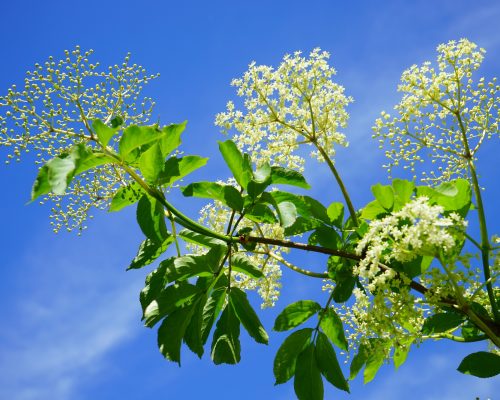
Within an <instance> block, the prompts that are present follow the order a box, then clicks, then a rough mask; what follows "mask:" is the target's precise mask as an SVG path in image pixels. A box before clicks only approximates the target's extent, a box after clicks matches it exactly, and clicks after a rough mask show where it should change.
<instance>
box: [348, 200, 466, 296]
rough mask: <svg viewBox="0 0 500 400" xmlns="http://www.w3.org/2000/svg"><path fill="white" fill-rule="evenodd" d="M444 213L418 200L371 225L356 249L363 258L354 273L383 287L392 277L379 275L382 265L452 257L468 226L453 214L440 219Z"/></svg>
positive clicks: (438, 207) (387, 274)
mask: <svg viewBox="0 0 500 400" xmlns="http://www.w3.org/2000/svg"><path fill="white" fill-rule="evenodd" d="M443 211H444V210H443V207H441V206H439V205H430V204H429V199H428V198H427V197H425V196H421V197H417V198H416V199H414V200H412V201H410V202H408V203H407V204H405V205H404V207H403V208H402V209H401V210H400V211H397V212H392V213H391V215H389V216H387V217H384V218H382V219H381V220H374V221H371V222H370V228H369V230H368V232H367V233H366V234H365V235H364V236H363V238H362V239H361V240H360V242H359V243H358V246H357V247H356V252H357V254H360V255H361V254H363V255H364V257H363V260H361V261H360V262H359V263H358V265H357V266H356V268H355V273H356V274H357V275H359V276H360V277H363V278H366V279H370V280H371V283H370V285H371V286H372V287H373V286H376V285H377V281H380V280H382V282H381V283H384V282H385V280H387V279H388V278H389V279H390V278H392V277H393V276H391V274H392V273H391V272H390V271H392V270H390V269H388V270H387V271H385V272H383V273H382V274H380V264H381V263H382V264H387V263H390V262H391V261H392V260H395V261H399V262H403V263H404V262H408V261H411V260H413V259H415V258H416V257H417V256H432V257H436V256H439V255H440V254H445V255H448V256H451V255H453V252H454V251H455V250H456V249H455V248H456V245H457V243H458V242H459V241H460V240H461V239H462V236H463V230H464V229H465V227H466V226H467V222H466V221H464V220H463V219H462V218H461V217H460V216H459V215H458V214H456V213H451V214H449V215H448V216H443V215H442V214H443Z"/></svg>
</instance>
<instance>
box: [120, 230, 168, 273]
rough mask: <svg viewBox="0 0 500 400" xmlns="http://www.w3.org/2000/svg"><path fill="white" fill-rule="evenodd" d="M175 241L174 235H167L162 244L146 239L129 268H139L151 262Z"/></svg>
mask: <svg viewBox="0 0 500 400" xmlns="http://www.w3.org/2000/svg"><path fill="white" fill-rule="evenodd" d="M173 242H174V237H173V236H172V235H171V236H169V237H167V238H166V239H165V240H164V241H163V243H161V244H158V243H156V242H153V241H152V240H150V239H146V240H144V241H143V242H142V243H141V245H140V247H139V251H138V252H137V255H136V256H135V258H134V259H133V260H132V262H131V263H130V265H129V267H128V268H127V270H129V269H138V268H142V267H145V266H146V265H149V264H151V263H152V262H153V261H154V260H156V259H157V258H158V257H159V256H160V255H161V254H163V253H164V252H165V251H166V250H167V248H168V246H170V244H172V243H173Z"/></svg>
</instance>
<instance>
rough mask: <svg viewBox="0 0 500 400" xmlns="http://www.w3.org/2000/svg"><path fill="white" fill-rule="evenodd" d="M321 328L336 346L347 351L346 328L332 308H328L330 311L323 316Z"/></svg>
mask: <svg viewBox="0 0 500 400" xmlns="http://www.w3.org/2000/svg"><path fill="white" fill-rule="evenodd" d="M320 327H321V329H322V330H323V332H325V334H326V336H328V339H330V340H331V341H332V343H333V344H334V345H335V346H337V347H339V348H341V349H342V350H345V351H347V340H346V338H345V334H344V326H343V325H342V321H341V319H340V318H339V316H338V315H337V313H336V312H335V310H334V309H333V308H332V307H328V309H327V310H326V311H324V312H323V313H322V314H321V322H320Z"/></svg>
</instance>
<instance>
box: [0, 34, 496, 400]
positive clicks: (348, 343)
mask: <svg viewBox="0 0 500 400" xmlns="http://www.w3.org/2000/svg"><path fill="white" fill-rule="evenodd" d="M437 52H438V57H437V63H436V64H432V63H430V62H427V63H424V64H423V65H421V66H413V67H411V68H409V69H408V70H407V71H405V72H404V73H403V75H402V79H401V81H402V83H401V85H400V86H399V90H400V91H401V92H402V94H403V96H402V99H401V102H400V103H399V104H398V105H396V107H395V116H391V115H389V114H388V113H382V115H381V118H380V119H378V120H377V121H376V122H375V127H374V137H375V138H378V139H379V141H380V143H381V147H383V148H385V149H386V155H387V157H388V160H389V162H388V164H387V166H386V167H387V168H388V170H389V171H390V172H391V173H394V171H393V168H394V167H397V166H399V165H403V166H404V167H405V168H409V169H410V170H411V171H412V174H413V175H414V176H413V179H412V180H404V179H398V178H394V179H393V180H392V182H391V184H390V185H382V184H375V185H374V186H372V193H373V197H374V198H373V200H372V201H371V202H369V203H368V204H366V205H364V206H363V207H361V208H357V207H355V205H354V204H353V202H352V201H351V198H350V196H349V192H348V185H346V184H345V183H344V182H343V180H342V178H341V174H340V172H339V170H338V169H337V165H336V163H335V151H336V149H337V147H338V146H347V144H348V142H347V138H346V136H345V134H344V133H343V132H342V130H343V129H344V128H345V127H346V125H347V121H348V113H347V111H346V107H347V106H348V104H349V103H351V102H352V101H353V100H352V98H351V97H349V96H346V95H345V94H344V88H343V87H342V86H341V85H339V84H337V83H335V82H334V80H333V78H334V76H335V74H336V71H335V70H334V69H333V68H332V67H331V66H330V65H329V64H328V59H329V55H328V53H326V52H323V51H321V50H319V49H316V50H313V51H312V52H311V53H310V54H309V55H308V56H303V55H302V54H301V53H300V52H296V53H294V54H293V55H287V56H285V57H284V59H283V61H282V63H281V64H280V65H279V66H278V67H277V68H273V67H269V66H259V65H256V64H255V63H252V64H250V66H249V69H248V71H247V72H245V74H244V75H243V77H242V78H240V79H235V80H234V81H233V85H234V86H235V87H236V88H237V95H238V96H239V97H241V101H239V102H237V104H238V105H237V104H236V103H234V102H229V103H228V104H227V109H226V111H224V112H222V113H220V114H218V115H217V116H216V124H217V125H218V126H220V127H221V129H222V131H223V132H224V133H226V134H232V135H233V138H232V140H226V141H222V142H219V149H220V152H221V155H222V158H223V159H224V161H225V162H226V164H227V166H228V167H229V170H230V171H231V173H232V176H231V177H229V178H228V180H226V181H214V182H211V181H204V182H193V183H189V184H187V185H185V186H183V187H180V190H181V191H182V194H183V195H184V196H186V197H200V198H205V199H208V200H209V203H208V204H207V205H206V206H205V207H203V209H202V210H201V212H200V216H199V217H190V216H187V215H186V214H185V213H183V212H182V211H181V210H180V209H179V208H178V207H176V206H175V205H174V204H172V203H171V202H170V201H169V193H170V192H171V191H173V190H178V189H179V183H180V182H181V181H182V180H184V179H185V178H186V177H187V176H188V175H189V174H190V173H191V172H193V171H195V170H196V169H198V168H200V167H202V166H204V165H205V164H206V162H207V158H204V157H201V156H198V155H182V153H181V152H180V151H179V150H178V148H179V146H180V144H181V134H182V132H183V131H184V129H185V123H182V124H171V125H167V126H160V125H159V124H154V123H153V124H148V121H149V117H150V115H151V105H152V102H151V100H149V99H142V98H141V96H140V91H141V89H142V87H143V85H144V84H146V83H148V82H149V80H150V79H152V78H153V77H154V76H149V75H146V74H145V71H144V70H143V69H142V68H141V67H140V66H137V65H135V64H133V65H130V64H129V57H128V56H127V58H126V59H125V62H124V63H123V64H122V65H119V66H118V65H117V66H114V67H110V68H109V69H107V70H101V69H100V66H99V65H98V64H92V63H90V62H89V61H88V59H89V57H90V56H91V52H86V53H82V52H81V51H80V49H79V48H77V49H76V50H74V51H73V52H67V53H66V57H65V58H64V59H63V60H61V61H58V62H56V61H54V60H53V59H49V61H48V62H47V63H45V64H44V65H36V68H35V70H34V71H33V72H30V73H28V74H27V77H26V80H25V86H24V88H23V89H17V88H16V87H15V86H13V87H12V88H11V89H9V91H8V92H7V95H5V96H3V97H0V106H1V110H2V112H3V113H2V116H1V117H0V132H1V136H0V144H2V145H3V146H4V147H6V148H7V149H10V154H9V155H8V160H11V159H16V160H18V159H19V158H20V157H21V155H22V153H23V152H28V151H32V152H35V153H36V160H37V163H39V164H41V167H40V169H39V172H38V176H37V178H36V181H35V183H34V185H33V189H32V194H31V197H32V200H37V199H41V202H42V203H45V202H47V201H53V203H54V207H53V209H52V218H53V224H54V228H55V230H56V231H57V230H59V229H60V228H62V227H66V228H67V229H68V230H71V229H75V228H76V229H83V227H84V226H85V225H84V221H85V219H86V218H87V217H88V216H89V215H90V210H91V208H92V207H97V208H107V209H108V211H111V212H116V211H119V210H121V209H123V208H125V207H129V206H135V207H136V210H137V223H138V225H139V227H140V229H141V230H142V232H143V233H144V236H145V238H144V241H143V242H142V243H141V244H140V246H139V250H138V252H137V255H136V256H135V258H134V259H133V260H132V262H131V263H130V266H129V269H138V268H143V267H146V266H148V265H149V264H152V263H153V262H155V261H157V260H159V261H160V262H159V263H155V267H153V269H152V271H151V272H149V274H148V275H147V277H146V284H145V287H144V289H143V290H142V291H141V294H140V302H141V305H142V310H143V320H144V323H145V325H146V326H148V327H154V326H157V325H159V327H158V346H159V349H160V352H161V353H162V354H163V355H164V356H165V358H167V359H168V360H170V361H173V362H177V363H179V364H180V358H181V347H182V343H185V344H186V345H187V347H188V348H189V349H190V350H191V351H193V352H194V353H196V354H197V355H198V356H199V357H202V355H203V354H204V352H205V350H206V348H208V351H209V352H210V357H211V358H212V360H213V362H214V363H215V364H221V363H226V364H236V363H238V362H239V361H240V339H239V336H240V330H241V327H243V328H244V329H245V330H246V331H247V332H248V333H249V335H250V336H251V337H252V338H253V339H254V340H256V341H257V342H259V343H263V344H267V343H268V340H269V337H268V333H267V331H266V329H265V328H264V326H263V325H262V323H261V322H260V320H259V317H258V311H256V310H255V309H254V308H253V306H252V305H251V304H250V302H249V300H248V292H250V291H257V293H258V294H259V295H260V297H261V300H262V302H261V307H262V308H265V307H272V306H275V304H276V302H277V300H278V298H279V294H280V291H281V284H280V277H281V275H282V273H283V271H284V270H290V271H291V272H295V273H299V274H301V275H302V276H303V277H304V279H306V278H312V279H322V280H323V283H324V286H323V289H324V291H325V294H324V297H325V300H324V302H323V303H322V304H320V303H318V302H316V301H314V300H310V299H303V300H300V301H297V302H294V303H292V304H289V305H287V306H286V307H282V306H280V308H282V311H281V312H280V313H279V315H278V317H277V318H276V321H275V324H274V327H273V330H275V331H278V332H283V331H292V332H291V333H290V334H289V336H288V337H287V338H286V339H285V340H284V341H283V343H282V345H281V346H280V347H279V350H278V352H277V354H276V357H275V360H274V366H273V371H274V375H275V378H276V384H283V383H286V382H288V381H289V380H291V379H292V378H293V380H294V389H295V393H296V395H297V397H298V398H299V399H304V400H309V399H311V400H315V399H322V398H323V384H324V382H325V381H326V382H328V383H330V384H332V385H334V386H335V387H337V388H338V389H340V390H344V391H349V381H350V380H352V379H354V378H355V377H356V376H357V375H358V373H359V372H360V371H361V370H363V379H364V382H369V381H371V380H372V379H373V378H374V377H375V375H376V373H377V371H378V370H379V368H380V367H381V366H382V365H383V363H384V362H386V361H392V362H393V363H394V365H395V366H396V368H397V367H399V366H400V365H401V364H402V363H404V362H405V360H406V357H407V355H408V352H409V351H410V348H411V347H412V346H415V345H418V344H420V343H422V342H423V341H424V340H430V339H432V340H436V339H443V340H452V341H455V342H458V343H465V342H479V341H484V342H485V348H484V351H480V352H475V353H472V354H470V355H468V356H467V357H465V358H464V360H463V361H462V362H461V364H460V365H459V366H458V370H459V371H460V372H462V373H465V374H471V375H474V376H477V377H479V378H488V377H493V376H495V375H497V374H499V373H500V355H499V346H500V313H499V306H500V290H499V288H498V276H499V272H500V255H499V254H500V253H499V249H500V246H499V245H498V239H497V237H496V236H490V231H489V229H493V228H494V227H493V226H492V225H493V223H494V221H491V220H488V219H487V215H486V210H485V209H484V205H483V199H482V196H483V192H482V187H481V182H480V179H479V175H478V172H477V168H476V161H477V155H478V150H479V149H480V147H481V146H483V145H486V143H487V141H488V140H489V139H492V138H494V137H497V136H498V132H499V131H498V121H499V115H498V109H499V105H500V101H499V97H498V92H499V90H500V87H499V86H498V85H497V84H496V80H492V81H490V82H486V81H485V80H484V79H483V78H480V79H477V78H476V77H475V76H474V74H475V71H476V70H477V69H478V68H479V66H480V64H481V62H482V60H483V56H484V50H482V49H479V48H478V47H477V46H476V45H475V44H474V43H471V42H469V41H468V40H465V39H462V40H460V41H458V42H455V41H451V42H449V43H447V44H443V45H440V46H438V48H437ZM303 146H308V147H309V148H310V150H311V157H313V158H314V159H316V160H318V161H319V162H321V163H325V164H326V167H325V168H326V170H327V171H329V172H331V174H332V179H333V181H334V182H335V183H336V184H337V185H338V187H339V189H340V193H341V194H342V198H341V199H332V200H334V201H332V202H331V203H330V204H325V205H324V204H322V203H321V202H320V201H318V200H316V199H314V198H312V197H310V196H307V195H303V194H298V193H297V192H293V191H289V188H290V187H291V188H292V189H293V187H296V188H301V189H308V188H309V187H310V186H309V184H308V183H307V182H306V179H305V178H304V177H303V175H302V172H303V168H304V154H305V152H304V151H303V150H301V147H303ZM469 219H476V220H477V224H478V226H479V235H476V232H475V230H472V229H470V228H469V227H468V221H469ZM292 250H293V251H295V252H300V251H308V252H314V253H318V254H323V255H327V256H328V258H327V262H326V265H325V266H324V268H323V269H322V270H321V271H310V270H308V269H305V268H303V267H302V266H300V265H295V264H293V263H292V262H291V261H290V260H289V259H290V257H289V253H290V252H291V251H292ZM171 254H174V255H171ZM284 290H286V288H284ZM207 343H210V345H207ZM457 345H458V344H457ZM339 356H340V357H341V361H345V362H346V363H349V371H348V373H347V374H346V371H344V369H343V368H342V367H341V362H339Z"/></svg>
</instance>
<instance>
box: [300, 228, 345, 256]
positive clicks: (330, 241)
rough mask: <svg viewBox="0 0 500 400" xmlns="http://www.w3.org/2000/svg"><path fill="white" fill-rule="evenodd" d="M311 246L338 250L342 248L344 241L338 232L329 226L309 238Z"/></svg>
mask: <svg viewBox="0 0 500 400" xmlns="http://www.w3.org/2000/svg"><path fill="white" fill-rule="evenodd" d="M308 242H309V244H312V245H316V244H319V245H320V246H322V247H327V248H329V249H333V250H338V249H339V248H341V247H342V239H341V238H340V236H339V234H338V233H337V231H335V230H334V229H332V228H329V227H327V226H320V227H318V228H316V230H315V231H314V232H313V233H312V234H311V236H309V240H308Z"/></svg>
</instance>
